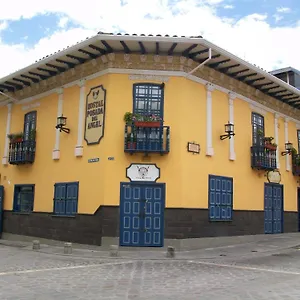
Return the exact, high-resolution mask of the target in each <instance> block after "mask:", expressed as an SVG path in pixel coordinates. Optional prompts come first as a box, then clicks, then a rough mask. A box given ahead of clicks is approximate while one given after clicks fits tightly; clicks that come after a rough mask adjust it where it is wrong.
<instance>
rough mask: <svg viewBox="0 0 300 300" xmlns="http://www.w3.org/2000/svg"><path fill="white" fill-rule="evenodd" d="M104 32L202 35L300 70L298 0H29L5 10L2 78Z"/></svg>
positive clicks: (0, 33)
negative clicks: (79, 1)
mask: <svg viewBox="0 0 300 300" xmlns="http://www.w3.org/2000/svg"><path fill="white" fill-rule="evenodd" d="M99 30H101V31H106V32H118V31H121V32H128V33H145V34H149V33H152V34H159V33H160V34H177V35H199V34H201V35H203V36H204V37H205V38H206V39H208V40H210V41H211V42H213V43H215V44H217V45H218V46H220V47H222V48H225V49H226V50H228V51H230V52H232V53H234V54H236V55H238V56H239V57H241V58H243V59H246V60H248V61H250V62H251V63H254V64H256V65H259V66H261V67H263V68H265V69H267V70H268V71H269V70H271V69H274V68H279V67H286V66H290V65H291V66H293V67H295V68H298V69H300V58H299V57H298V53H299V50H300V44H299V41H298V40H297V39H296V38H295V37H296V36H300V5H299V0H110V1H107V0H89V5H86V6H85V7H83V6H81V5H74V3H73V4H72V5H70V2H69V1H59V0H52V1H51V2H46V1H45V2H44V3H43V2H42V1H40V2H38V1H37V0H27V1H26V2H24V3H23V2H20V3H19V4H18V5H16V4H15V2H11V3H7V4H5V8H4V9H1V11H0V63H1V66H2V68H1V69H0V76H4V75H6V74H8V73H11V72H13V71H15V70H16V69H20V68H22V67H26V66H27V65H28V64H31V63H33V62H34V61H35V60H37V59H39V58H41V57H43V56H45V55H48V54H50V53H53V52H55V51H57V50H58V49H62V48H64V47H66V46H68V45H72V44H74V43H76V42H78V41H80V40H82V39H85V38H86V37H87V36H91V35H93V34H96V33H97V31H99ZM7 56H13V57H15V59H14V60H13V61H11V60H10V61H9V60H7Z"/></svg>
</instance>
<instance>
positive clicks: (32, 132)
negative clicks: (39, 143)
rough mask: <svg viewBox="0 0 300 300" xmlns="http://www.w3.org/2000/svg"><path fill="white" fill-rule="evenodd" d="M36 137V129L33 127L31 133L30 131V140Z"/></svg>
mask: <svg viewBox="0 0 300 300" xmlns="http://www.w3.org/2000/svg"><path fill="white" fill-rule="evenodd" d="M35 137H36V130H35V129H31V130H30V133H29V140H31V141H34V140H35Z"/></svg>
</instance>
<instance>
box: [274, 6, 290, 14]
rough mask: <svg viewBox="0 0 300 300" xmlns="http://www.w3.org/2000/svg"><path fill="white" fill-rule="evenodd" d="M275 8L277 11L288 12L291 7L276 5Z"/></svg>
mask: <svg viewBox="0 0 300 300" xmlns="http://www.w3.org/2000/svg"><path fill="white" fill-rule="evenodd" d="M276 10H277V12H279V13H289V12H291V9H290V8H289V7H277V8H276Z"/></svg>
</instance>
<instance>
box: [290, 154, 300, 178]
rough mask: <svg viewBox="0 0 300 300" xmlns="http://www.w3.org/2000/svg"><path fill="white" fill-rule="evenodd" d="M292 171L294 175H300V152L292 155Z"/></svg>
mask: <svg viewBox="0 0 300 300" xmlns="http://www.w3.org/2000/svg"><path fill="white" fill-rule="evenodd" d="M292 163H293V167H292V172H293V175H295V176H300V154H294V155H292Z"/></svg>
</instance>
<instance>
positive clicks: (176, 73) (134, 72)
mask: <svg viewBox="0 0 300 300" xmlns="http://www.w3.org/2000/svg"><path fill="white" fill-rule="evenodd" d="M106 74H128V75H156V76H173V77H185V78H186V76H187V73H186V72H183V71H160V70H137V69H119V68H108V69H106V70H102V71H99V72H96V73H94V74H92V75H89V76H86V77H83V78H81V79H78V80H75V81H73V82H70V83H68V84H65V85H63V86H62V88H69V87H71V86H74V85H77V84H78V83H79V82H80V80H82V79H85V80H91V79H94V78H97V77H99V76H103V75H106ZM186 79H188V80H192V81H194V82H198V83H201V84H203V85H206V84H207V83H210V82H208V81H207V80H205V79H202V78H199V77H197V76H195V75H189V76H188V78H186ZM214 86H215V89H216V90H219V91H221V92H224V93H226V94H227V93H229V92H230V90H229V89H226V88H224V87H222V86H219V85H216V84H214ZM56 90H57V88H55V89H52V90H50V91H47V92H45V93H41V94H39V95H35V96H33V97H29V98H25V99H22V100H20V101H19V102H17V103H16V104H24V103H28V102H31V101H35V100H38V99H41V98H44V97H46V96H49V95H51V94H53V93H55V92H56ZM236 95H237V98H238V99H241V100H244V101H246V102H248V103H249V104H252V109H262V111H261V112H262V113H264V114H266V112H270V113H272V114H275V113H278V114H279V116H280V117H282V118H290V120H291V121H293V122H295V123H296V124H297V125H299V126H300V120H297V119H294V118H291V117H289V116H287V115H285V114H283V113H281V112H278V111H275V110H274V109H271V108H269V107H267V106H265V105H263V104H260V103H258V102H256V101H254V100H251V99H250V98H247V97H245V96H243V95H241V94H238V93H236ZM6 104H7V103H6V102H3V103H1V104H0V106H4V105H6Z"/></svg>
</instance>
